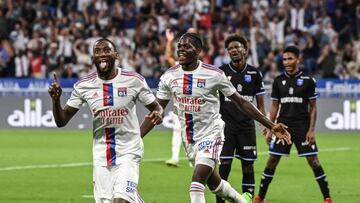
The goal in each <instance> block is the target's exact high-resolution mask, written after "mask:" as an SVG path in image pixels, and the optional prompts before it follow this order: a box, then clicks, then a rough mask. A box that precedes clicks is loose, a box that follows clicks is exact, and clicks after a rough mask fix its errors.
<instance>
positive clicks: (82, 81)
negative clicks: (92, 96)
mask: <svg viewBox="0 0 360 203" xmlns="http://www.w3.org/2000/svg"><path fill="white" fill-rule="evenodd" d="M96 78H97V72H96V71H95V72H92V73H90V74H88V75H86V76H84V77H82V78H80V79H79V80H78V81H77V82H76V83H75V84H74V87H77V88H79V87H82V86H88V85H89V83H92V82H93V81H94V80H95V79H96Z"/></svg>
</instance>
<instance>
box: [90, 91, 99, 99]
mask: <svg viewBox="0 0 360 203" xmlns="http://www.w3.org/2000/svg"><path fill="white" fill-rule="evenodd" d="M98 97H99V94H98V93H97V92H95V93H94V94H93V95H92V96H91V99H96V98H98Z"/></svg>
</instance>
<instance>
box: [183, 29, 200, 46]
mask: <svg viewBox="0 0 360 203" xmlns="http://www.w3.org/2000/svg"><path fill="white" fill-rule="evenodd" d="M183 37H189V38H190V39H192V41H193V42H194V43H195V46H196V47H198V48H199V49H202V47H203V43H202V40H201V38H200V36H199V34H197V33H194V32H186V33H185V34H183V35H182V36H181V38H183Z"/></svg>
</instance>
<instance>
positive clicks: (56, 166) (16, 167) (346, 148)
mask: <svg viewBox="0 0 360 203" xmlns="http://www.w3.org/2000/svg"><path fill="white" fill-rule="evenodd" d="M349 150H351V148H350V147H338V148H328V149H322V150H320V152H335V151H349ZM293 151H295V150H292V152H293ZM258 155H260V156H263V155H268V152H258ZM186 159H187V158H186V157H180V160H186ZM165 160H167V159H166V158H154V159H144V160H142V161H141V162H142V163H148V162H159V161H165ZM91 165H92V163H91V162H80V163H68V164H47V165H28V166H10V167H2V168H0V171H16V170H29V169H42V168H72V167H81V166H91Z"/></svg>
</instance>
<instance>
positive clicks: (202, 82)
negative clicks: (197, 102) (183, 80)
mask: <svg viewBox="0 0 360 203" xmlns="http://www.w3.org/2000/svg"><path fill="white" fill-rule="evenodd" d="M205 85H206V80H205V79H197V87H198V88H204V87H205Z"/></svg>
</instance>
